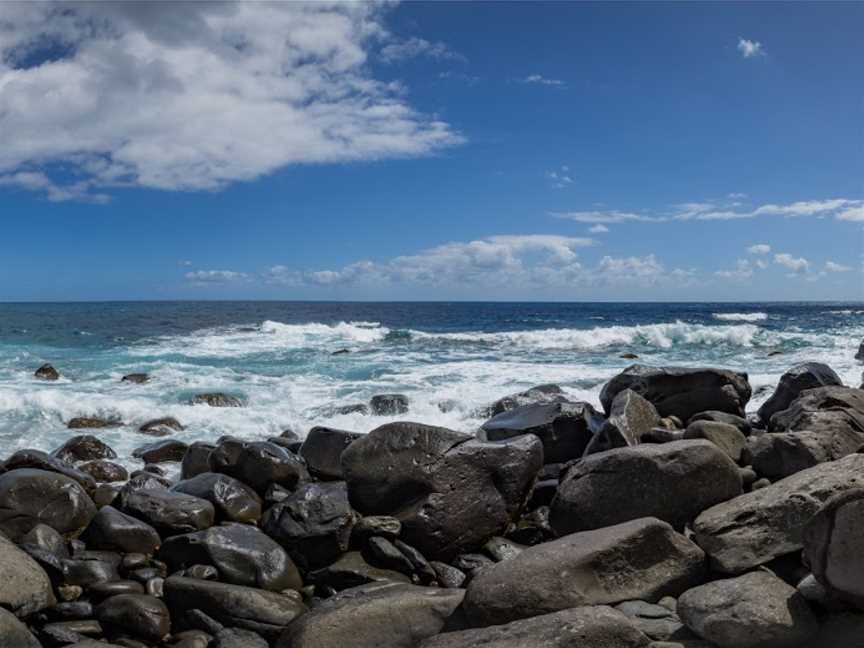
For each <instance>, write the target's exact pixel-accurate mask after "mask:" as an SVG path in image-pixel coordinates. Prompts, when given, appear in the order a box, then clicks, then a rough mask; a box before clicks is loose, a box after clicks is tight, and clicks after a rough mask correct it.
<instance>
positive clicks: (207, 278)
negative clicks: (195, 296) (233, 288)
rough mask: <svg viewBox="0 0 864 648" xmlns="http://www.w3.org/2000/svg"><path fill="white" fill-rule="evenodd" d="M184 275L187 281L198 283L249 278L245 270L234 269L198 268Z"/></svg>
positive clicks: (221, 282)
mask: <svg viewBox="0 0 864 648" xmlns="http://www.w3.org/2000/svg"><path fill="white" fill-rule="evenodd" d="M184 276H185V277H186V280H187V281H191V282H192V283H196V284H225V283H231V282H234V281H242V280H244V279H248V278H249V275H248V274H246V273H245V272H234V271H233V270H196V271H194V272H187V273H186V274H185V275H184Z"/></svg>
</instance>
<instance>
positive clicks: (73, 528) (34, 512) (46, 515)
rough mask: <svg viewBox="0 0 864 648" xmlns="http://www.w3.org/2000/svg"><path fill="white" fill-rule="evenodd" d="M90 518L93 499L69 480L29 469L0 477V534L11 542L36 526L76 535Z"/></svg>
mask: <svg viewBox="0 0 864 648" xmlns="http://www.w3.org/2000/svg"><path fill="white" fill-rule="evenodd" d="M91 479H92V478H91ZM94 515H96V505H95V504H93V500H91V499H90V496H89V495H87V493H86V492H85V491H84V489H83V488H82V487H81V485H80V484H79V483H78V482H77V481H75V480H74V479H72V478H71V477H67V476H65V475H61V474H59V473H55V472H48V471H46V470H36V469H33V468H19V469H16V470H11V471H9V472H7V473H4V474H2V475H0V531H2V532H3V533H5V534H6V535H7V536H8V537H9V538H11V539H12V540H16V539H18V538H20V537H21V536H23V535H24V534H25V533H27V532H28V531H30V530H31V529H32V528H33V527H34V526H36V525H37V524H39V523H42V524H47V525H48V526H50V527H51V528H52V529H54V530H56V531H58V532H60V533H62V534H64V535H66V534H68V535H76V534H78V533H80V532H81V531H83V530H84V529H85V528H86V527H87V525H88V524H90V520H92V519H93V516H94Z"/></svg>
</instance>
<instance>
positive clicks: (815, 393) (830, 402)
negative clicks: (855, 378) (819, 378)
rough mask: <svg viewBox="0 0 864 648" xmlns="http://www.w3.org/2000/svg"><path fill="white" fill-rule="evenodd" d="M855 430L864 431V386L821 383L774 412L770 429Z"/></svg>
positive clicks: (780, 430)
mask: <svg viewBox="0 0 864 648" xmlns="http://www.w3.org/2000/svg"><path fill="white" fill-rule="evenodd" d="M807 430H815V431H819V432H824V431H826V430H852V431H853V432H857V433H859V434H864V390H861V389H854V388H852V387H840V386H831V387H817V388H815V389H807V390H804V391H803V392H801V395H800V396H799V397H798V398H796V399H795V400H794V401H793V402H792V404H791V405H790V406H789V407H788V408H786V409H785V410H782V411H780V412H777V413H776V414H774V415H773V416H771V420H770V421H769V423H768V431H769V432H796V431H807Z"/></svg>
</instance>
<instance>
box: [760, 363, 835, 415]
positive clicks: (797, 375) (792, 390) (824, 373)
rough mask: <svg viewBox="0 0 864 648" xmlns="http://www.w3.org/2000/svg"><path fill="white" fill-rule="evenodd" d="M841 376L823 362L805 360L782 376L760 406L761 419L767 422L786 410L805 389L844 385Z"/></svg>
mask: <svg viewBox="0 0 864 648" xmlns="http://www.w3.org/2000/svg"><path fill="white" fill-rule="evenodd" d="M842 384H843V381H842V380H840V376H838V375H837V374H836V373H834V370H833V369H831V367H829V366H828V365H826V364H822V363H821V362H803V363H801V364H797V365H795V366H794V367H792V368H791V369H790V370H789V371H787V372H786V373H784V374H783V376H782V377H781V378H780V383H779V384H778V385H777V389H775V390H774V393H773V394H772V395H771V398H769V399H768V400H767V401H765V402H764V403H762V406H761V407H760V408H759V412H758V414H759V419H760V420H762V421H763V422H765V423H767V422H768V421H770V420H771V417H772V416H773V415H774V414H776V413H777V412H780V411H782V410H785V409H786V408H787V407H789V406H790V405H791V404H792V401H794V400H795V399H796V398H798V396H800V395H801V392H803V391H804V390H805V389H813V388H815V387H827V386H829V385H842Z"/></svg>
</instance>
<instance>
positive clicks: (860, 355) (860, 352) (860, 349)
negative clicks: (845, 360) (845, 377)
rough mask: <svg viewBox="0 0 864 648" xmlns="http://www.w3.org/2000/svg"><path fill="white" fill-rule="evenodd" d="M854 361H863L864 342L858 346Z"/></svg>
mask: <svg viewBox="0 0 864 648" xmlns="http://www.w3.org/2000/svg"><path fill="white" fill-rule="evenodd" d="M855 359H856V360H864V340H862V341H861V344H859V345H858V351H857V352H856V353H855Z"/></svg>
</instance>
